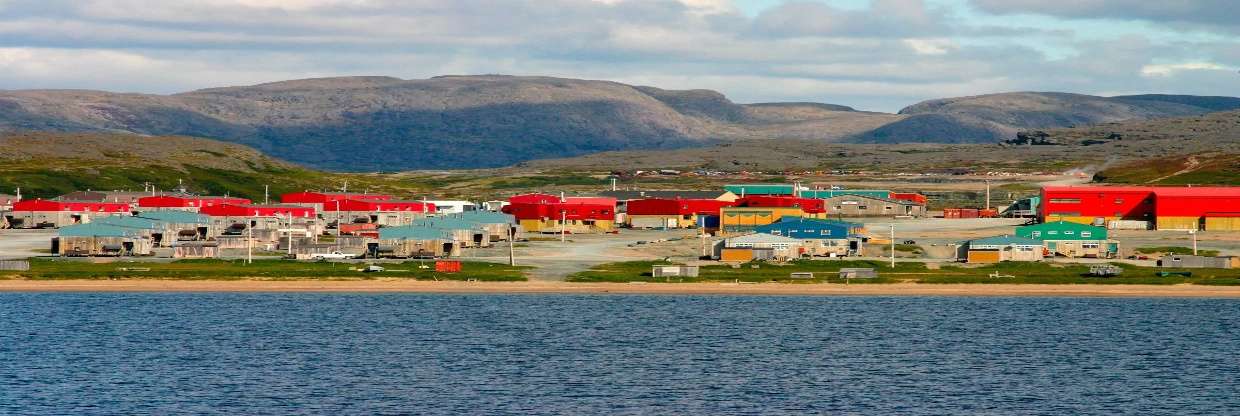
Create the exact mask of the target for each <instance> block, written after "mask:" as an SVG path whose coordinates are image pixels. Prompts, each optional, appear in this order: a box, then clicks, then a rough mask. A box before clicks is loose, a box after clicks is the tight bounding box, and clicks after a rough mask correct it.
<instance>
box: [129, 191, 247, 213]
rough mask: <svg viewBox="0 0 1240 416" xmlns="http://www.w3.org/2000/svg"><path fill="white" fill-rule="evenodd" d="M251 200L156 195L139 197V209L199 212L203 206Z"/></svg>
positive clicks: (223, 197) (245, 202) (238, 203)
mask: <svg viewBox="0 0 1240 416" xmlns="http://www.w3.org/2000/svg"><path fill="white" fill-rule="evenodd" d="M249 203H250V200H248V199H245V198H233V197H227V196H197V195H156V196H147V197H142V198H138V204H137V206H138V209H139V210H142V211H158V210H176V211H189V212H198V210H199V209H200V208H202V207H209V206H215V205H223V204H233V205H245V204H249Z"/></svg>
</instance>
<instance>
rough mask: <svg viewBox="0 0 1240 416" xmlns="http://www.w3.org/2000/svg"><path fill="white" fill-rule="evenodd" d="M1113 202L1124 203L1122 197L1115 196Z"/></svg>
mask: <svg viewBox="0 0 1240 416" xmlns="http://www.w3.org/2000/svg"><path fill="white" fill-rule="evenodd" d="M1115 203H1116V204H1122V203H1124V198H1115Z"/></svg>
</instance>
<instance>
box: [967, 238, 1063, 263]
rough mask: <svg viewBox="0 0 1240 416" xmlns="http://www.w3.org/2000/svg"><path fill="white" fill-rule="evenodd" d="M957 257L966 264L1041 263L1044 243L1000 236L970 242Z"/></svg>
mask: <svg viewBox="0 0 1240 416" xmlns="http://www.w3.org/2000/svg"><path fill="white" fill-rule="evenodd" d="M956 257H957V259H959V260H960V261H963V262H966V263H981V264H986V263H998V262H1001V261H1041V260H1042V257H1043V247H1042V242H1041V241H1038V240H1034V239H1030V238H1023V237H1013V236H1006V235H1005V236H999V237H989V238H982V239H977V240H970V241H967V242H965V243H964V244H961V245H960V247H959V249H958V250H957V252H956Z"/></svg>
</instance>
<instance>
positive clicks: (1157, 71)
mask: <svg viewBox="0 0 1240 416" xmlns="http://www.w3.org/2000/svg"><path fill="white" fill-rule="evenodd" d="M1226 70H1230V69H1229V68H1227V67H1225V66H1222V65H1219V64H1216V63H1211V62H1185V63H1179V64H1154V65H1146V66H1144V67H1141V75H1144V76H1147V77H1168V76H1171V75H1173V74H1175V73H1177V72H1183V71H1226Z"/></svg>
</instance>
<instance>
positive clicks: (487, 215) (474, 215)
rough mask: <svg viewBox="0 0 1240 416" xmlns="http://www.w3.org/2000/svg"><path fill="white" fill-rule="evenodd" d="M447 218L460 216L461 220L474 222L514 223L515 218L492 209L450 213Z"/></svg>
mask: <svg viewBox="0 0 1240 416" xmlns="http://www.w3.org/2000/svg"><path fill="white" fill-rule="evenodd" d="M448 218H460V219H462V220H466V221H471V222H476V223H479V224H516V223H517V221H516V218H515V217H513V216H512V215H510V214H505V213H502V212H493V211H466V212H463V213H460V214H452V215H451V216H449V217H448Z"/></svg>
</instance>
